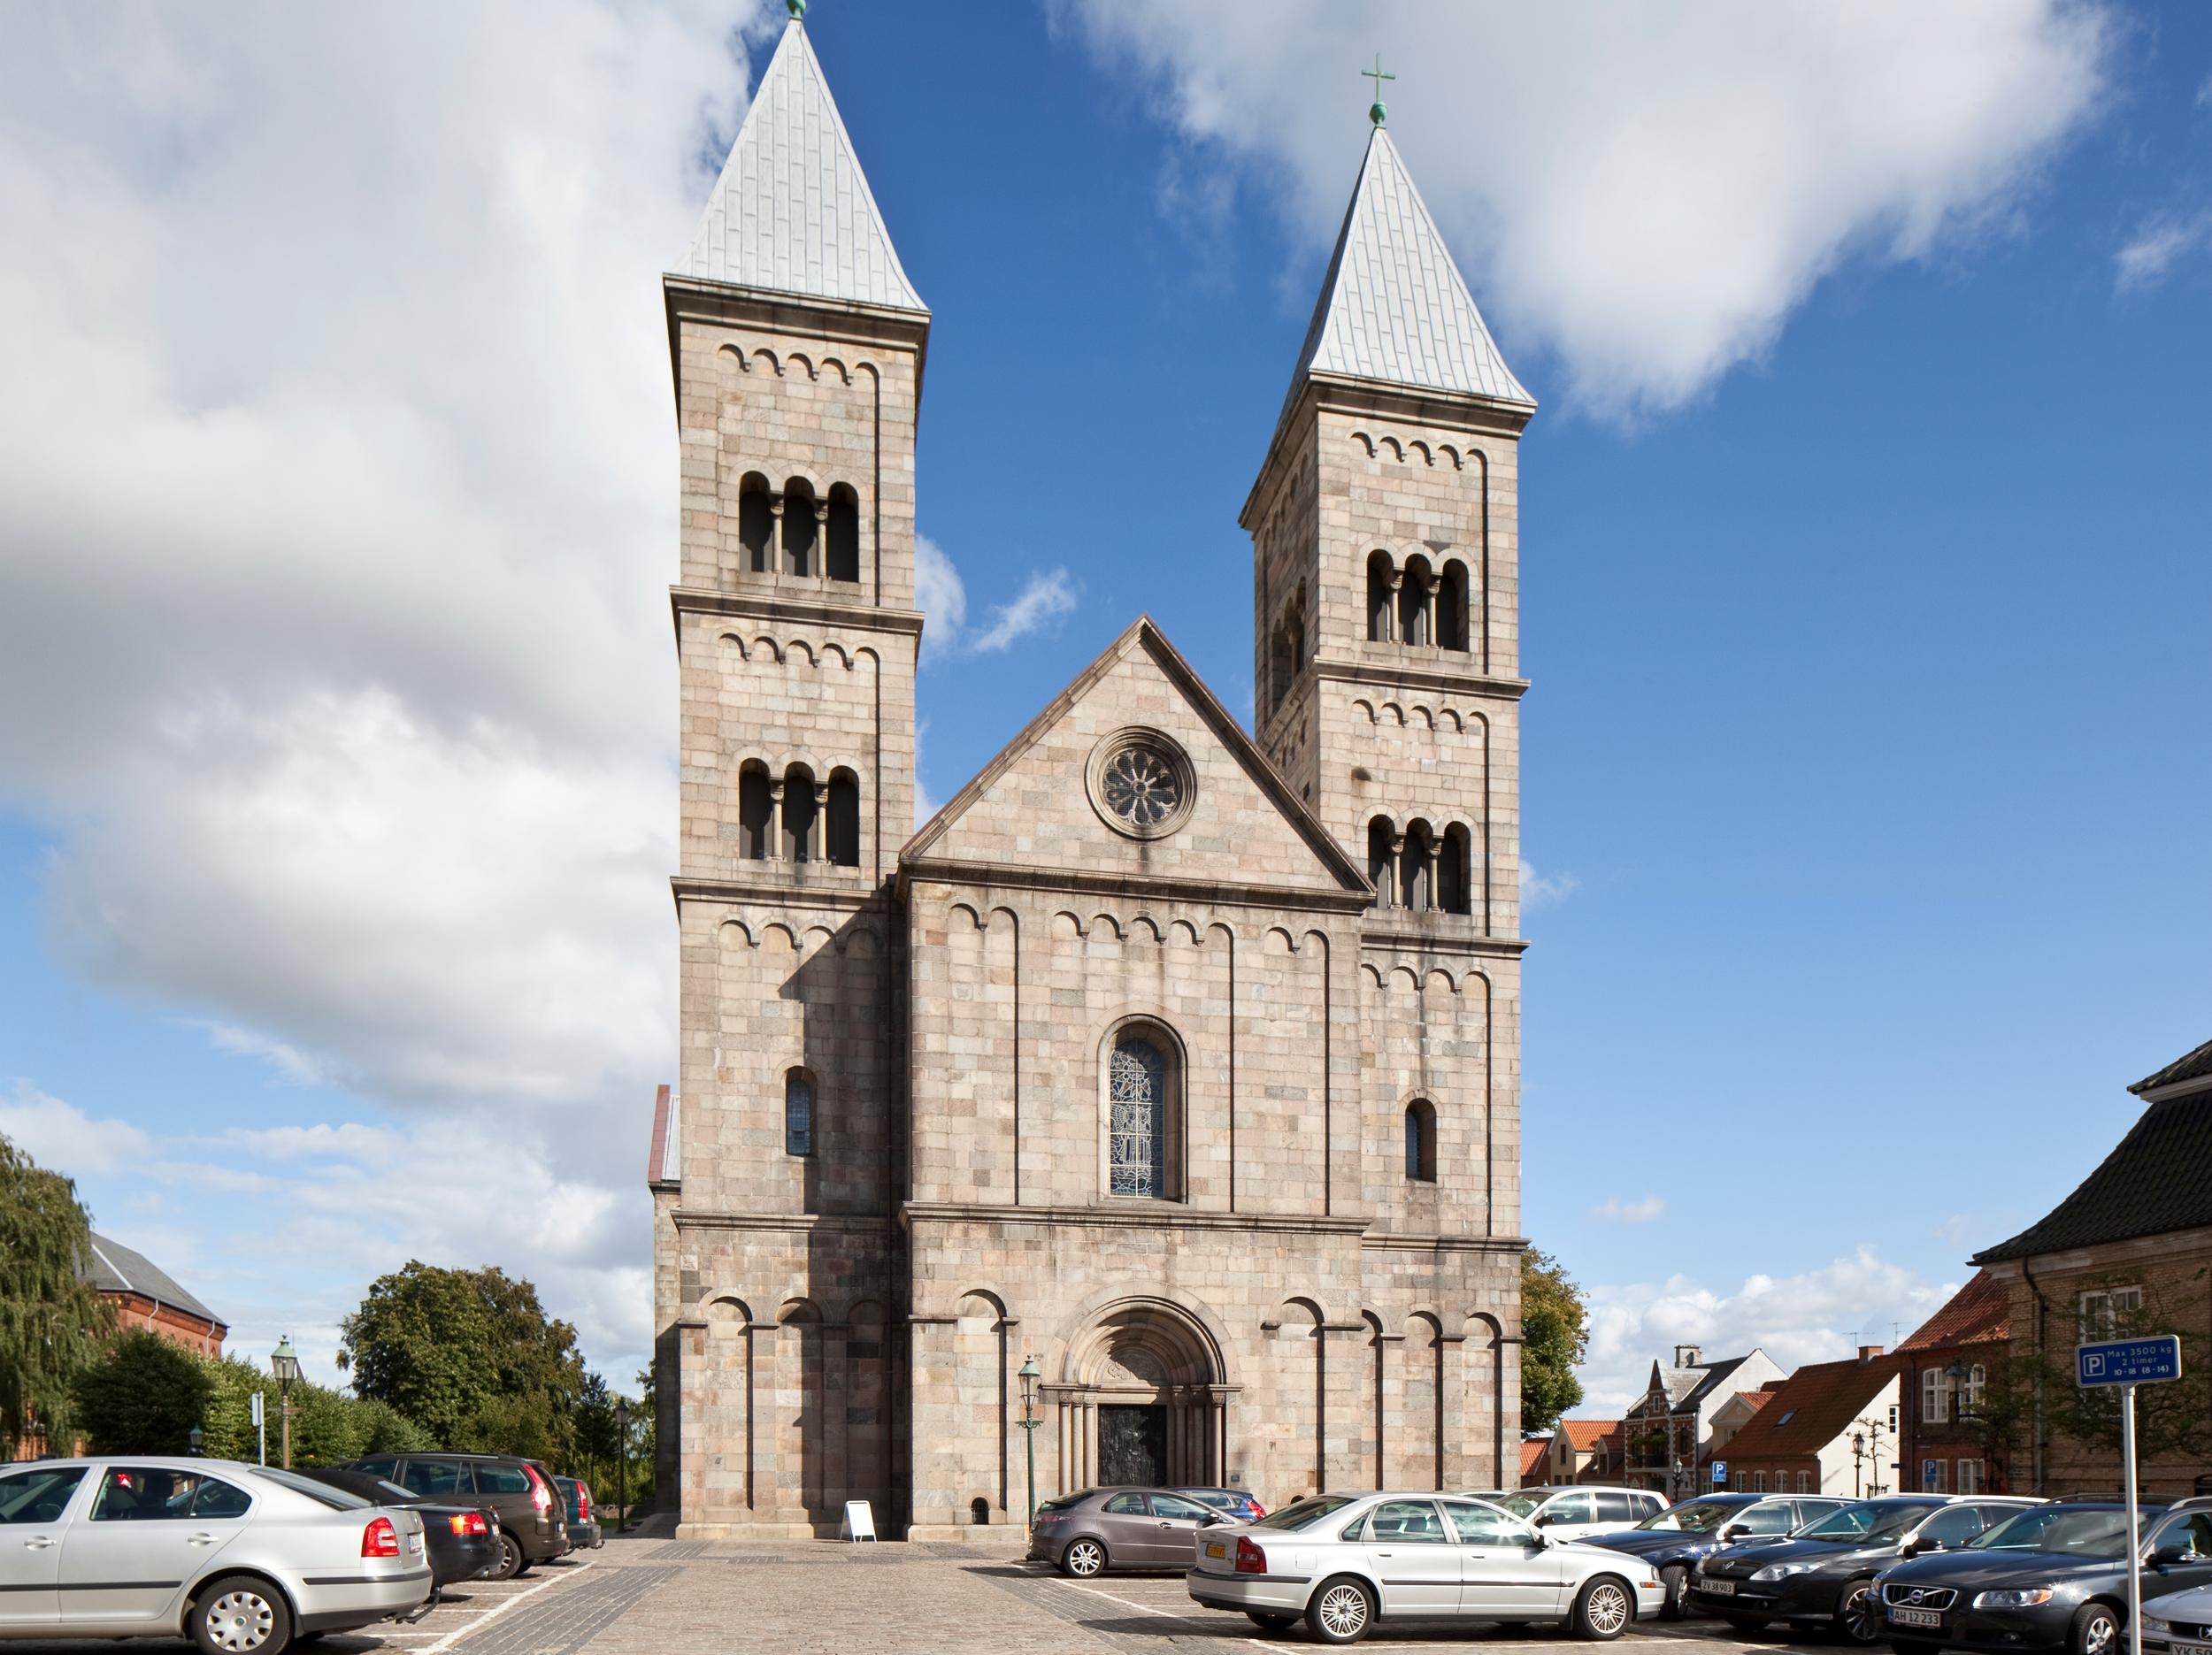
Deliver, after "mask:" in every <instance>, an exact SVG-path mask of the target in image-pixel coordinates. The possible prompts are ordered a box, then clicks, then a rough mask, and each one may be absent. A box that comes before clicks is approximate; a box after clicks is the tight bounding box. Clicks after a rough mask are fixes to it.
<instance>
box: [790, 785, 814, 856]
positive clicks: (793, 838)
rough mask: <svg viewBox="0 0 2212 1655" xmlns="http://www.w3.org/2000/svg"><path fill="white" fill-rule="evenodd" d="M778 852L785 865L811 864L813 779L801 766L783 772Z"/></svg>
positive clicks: (812, 850) (812, 853)
mask: <svg viewBox="0 0 2212 1655" xmlns="http://www.w3.org/2000/svg"><path fill="white" fill-rule="evenodd" d="M782 848H783V860H784V861H786V862H812V861H814V860H815V855H814V777H813V774H812V773H811V772H810V771H809V770H808V769H807V768H806V766H805V765H803V764H794V765H793V766H792V767H791V768H790V769H789V770H786V771H785V772H784V776H783V843H782Z"/></svg>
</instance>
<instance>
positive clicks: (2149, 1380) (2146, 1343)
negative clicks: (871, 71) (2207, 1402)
mask: <svg viewBox="0 0 2212 1655" xmlns="http://www.w3.org/2000/svg"><path fill="white" fill-rule="evenodd" d="M2180 1377H2181V1340H2180V1337H2178V1336H2177V1335H2175V1334H2171V1333H2168V1334H2162V1335H2160V1336H2159V1337H2155V1338H2148V1339H2099V1340H2096V1341H2095V1342H2094V1343H2093V1344H2089V1345H2076V1346H2075V1347H2074V1380H2075V1383H2078V1384H2079V1385H2080V1386H2081V1387H2082V1388H2083V1389H2085V1390H2091V1389H2094V1388H2095V1387H2097V1386H2099V1385H2117V1386H2119V1387H2120V1489H2121V1491H2122V1492H2123V1493H2124V1494H2125V1495H2126V1496H2127V1503H2128V1533H2129V1535H2130V1536H2132V1537H2133V1539H2134V1550H2133V1552H2132V1553H2131V1557H2130V1559H2129V1567H2128V1649H2129V1651H2131V1655H2143V1556H2142V1544H2143V1539H2142V1537H2143V1526H2142V1521H2141V1519H2140V1517H2139V1515H2138V1514H2137V1512H2136V1509H2135V1506H2136V1501H2135V1387H2136V1386H2138V1385H2156V1384H2163V1383H2165V1382H2166V1381H2168V1380H2170V1379H2178V1378H2180Z"/></svg>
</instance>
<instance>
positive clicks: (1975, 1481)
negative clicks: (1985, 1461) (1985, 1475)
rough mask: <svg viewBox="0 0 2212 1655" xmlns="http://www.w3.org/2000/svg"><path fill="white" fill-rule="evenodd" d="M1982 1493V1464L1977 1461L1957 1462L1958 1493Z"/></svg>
mask: <svg viewBox="0 0 2212 1655" xmlns="http://www.w3.org/2000/svg"><path fill="white" fill-rule="evenodd" d="M1981 1491H1982V1462H1981V1461H1980V1460H1960V1461H1959V1492H1960V1493H1962V1494H1979V1493H1980V1492H1981Z"/></svg>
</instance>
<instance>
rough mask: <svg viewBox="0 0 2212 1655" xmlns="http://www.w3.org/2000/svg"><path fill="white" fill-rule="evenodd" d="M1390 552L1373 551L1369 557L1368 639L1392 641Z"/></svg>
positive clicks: (1369, 640)
mask: <svg viewBox="0 0 2212 1655" xmlns="http://www.w3.org/2000/svg"><path fill="white" fill-rule="evenodd" d="M1390 632H1391V626H1390V554H1389V553H1388V552H1371V553H1369V554H1368V557H1367V641H1368V642H1369V643H1371V644H1386V643H1388V642H1389V641H1390Z"/></svg>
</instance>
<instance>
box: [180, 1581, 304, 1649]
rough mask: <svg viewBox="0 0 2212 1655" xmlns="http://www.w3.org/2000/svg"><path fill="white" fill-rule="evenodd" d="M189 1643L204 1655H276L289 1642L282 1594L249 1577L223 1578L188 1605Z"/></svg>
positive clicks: (289, 1618)
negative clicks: (190, 1635) (190, 1608)
mask: <svg viewBox="0 0 2212 1655" xmlns="http://www.w3.org/2000/svg"><path fill="white" fill-rule="evenodd" d="M192 1641H193V1642H194V1643H195V1644H198V1645H199V1646H200V1648H201V1649H202V1651H204V1655H279V1652H280V1651H281V1650H282V1649H283V1648H284V1646H285V1645H286V1644H289V1643H290V1642H291V1641H292V1611H291V1608H290V1606H289V1605H288V1604H286V1603H285V1601H284V1594H283V1593H282V1592H280V1591H279V1590H277V1589H276V1588H275V1587H273V1586H272V1585H270V1584H269V1582H266V1581H263V1580H256V1579H255V1578H254V1577H253V1576H252V1575H225V1576H223V1578H222V1579H220V1580H219V1581H217V1582H214V1583H213V1584H212V1585H210V1586H208V1587H206V1588H205V1589H204V1590H202V1591H201V1593H200V1595H199V1598H197V1600H196V1601H195V1602H194V1604H193V1605H192Z"/></svg>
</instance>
